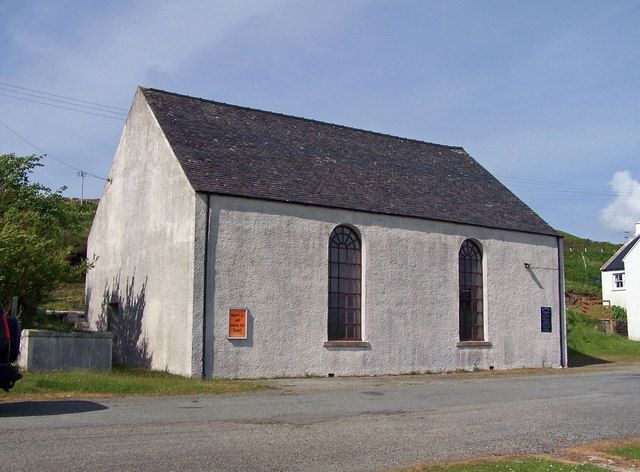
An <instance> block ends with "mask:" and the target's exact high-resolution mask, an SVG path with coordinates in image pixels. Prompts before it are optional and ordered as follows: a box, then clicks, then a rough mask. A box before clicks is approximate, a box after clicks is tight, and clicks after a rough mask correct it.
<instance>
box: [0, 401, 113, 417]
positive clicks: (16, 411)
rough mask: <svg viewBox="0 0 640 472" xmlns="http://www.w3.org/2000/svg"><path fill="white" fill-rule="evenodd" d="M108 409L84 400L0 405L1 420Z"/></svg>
mask: <svg viewBox="0 0 640 472" xmlns="http://www.w3.org/2000/svg"><path fill="white" fill-rule="evenodd" d="M107 409H108V407H106V406H104V405H101V404H100V403H95V402H89V401H83V400H58V401H42V402H15V403H0V418H10V417H26V416H51V415H69V414H73V413H87V412H90V411H100V410H107Z"/></svg>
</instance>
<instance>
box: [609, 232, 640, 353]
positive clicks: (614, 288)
mask: <svg viewBox="0 0 640 472" xmlns="http://www.w3.org/2000/svg"><path fill="white" fill-rule="evenodd" d="M639 242H640V221H638V222H637V223H636V231H635V234H634V235H633V236H630V237H629V239H628V240H627V242H626V243H624V244H623V245H622V247H621V248H620V249H618V251H616V253H615V254H614V255H613V256H611V258H610V259H609V260H608V261H607V262H606V263H605V264H604V265H603V266H602V267H601V269H600V273H601V278H602V300H604V301H609V302H610V304H611V306H614V305H618V306H621V307H623V308H626V309H627V330H628V334H629V339H633V340H634V341H640V244H638V243H639Z"/></svg>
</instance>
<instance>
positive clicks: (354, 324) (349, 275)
mask: <svg viewBox="0 0 640 472" xmlns="http://www.w3.org/2000/svg"><path fill="white" fill-rule="evenodd" d="M328 338H329V340H330V341H340V340H345V341H347V340H348V341H361V340H362V249H361V244H360V238H359V237H358V234H357V233H356V232H355V230H354V229H353V228H350V227H349V226H345V225H340V226H336V227H335V228H334V230H333V231H332V232H331V235H330V236H329V313H328Z"/></svg>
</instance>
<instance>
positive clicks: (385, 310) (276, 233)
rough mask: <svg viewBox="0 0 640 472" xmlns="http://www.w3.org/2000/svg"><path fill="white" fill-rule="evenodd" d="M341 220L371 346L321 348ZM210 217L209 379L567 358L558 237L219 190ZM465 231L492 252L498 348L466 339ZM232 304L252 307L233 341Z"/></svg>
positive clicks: (488, 266)
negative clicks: (356, 254)
mask: <svg viewBox="0 0 640 472" xmlns="http://www.w3.org/2000/svg"><path fill="white" fill-rule="evenodd" d="M339 224H349V225H353V226H355V227H356V228H357V230H358V231H359V232H360V234H361V236H362V245H363V264H364V267H363V281H364V288H363V290H364V297H363V340H364V341H367V342H368V343H370V346H366V347H349V348H345V347H325V346H324V345H323V344H324V342H325V341H327V278H328V255H327V247H328V238H329V234H330V233H331V231H332V230H333V228H334V227H335V226H336V225H339ZM210 225H211V226H210V233H209V255H208V261H209V264H208V270H207V280H208V285H207V300H206V311H207V326H208V328H207V331H208V336H207V339H206V344H207V351H208V354H207V366H208V367H207V375H208V376H215V377H261V376H269V377H271V376H298V375H304V374H316V375H327V374H329V373H333V374H335V375H372V374H386V373H402V372H411V371H445V370H453V369H458V368H466V369H473V368H474V367H478V368H489V366H494V367H495V368H496V369H504V368H516V367H559V366H560V363H561V348H560V345H561V340H560V324H559V314H560V303H561V300H560V298H559V296H558V295H559V293H560V289H559V280H558V277H559V270H558V240H557V238H555V237H552V236H543V235H533V234H526V233H520V232H514V231H503V230H497V229H489V228H480V227H474V226H466V225H460V224H453V223H445V222H437V221H427V220H421V219H414V218H404V217H395V216H385V215H376V214H369V213H363V212H356V211H348V210H339V209H329V208H319V207H311V206H303V205H295V204H286V203H275V202H267V201H261V200H252V199H242V198H234V197H228V196H218V195H214V196H212V197H211V211H210ZM466 238H473V239H475V240H477V241H478V242H480V244H481V246H482V249H483V252H484V258H485V260H484V267H485V271H486V272H485V274H486V288H485V292H486V303H485V306H486V308H485V309H486V316H485V324H486V330H485V332H486V339H487V341H490V342H491V346H490V347H458V346H457V342H458V250H459V248H460V245H461V244H462V242H463V241H464V240H465V239H466ZM525 263H528V264H530V265H531V268H530V269H527V268H525ZM543 306H550V307H552V310H553V332H552V333H541V330H540V308H541V307H543ZM229 307H247V308H248V309H249V338H248V339H247V340H246V341H233V340H228V339H227V316H228V309H229ZM211 347H213V349H210V348H211Z"/></svg>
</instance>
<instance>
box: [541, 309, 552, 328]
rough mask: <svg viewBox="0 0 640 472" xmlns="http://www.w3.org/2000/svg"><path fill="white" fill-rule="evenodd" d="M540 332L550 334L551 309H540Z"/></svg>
mask: <svg viewBox="0 0 640 472" xmlns="http://www.w3.org/2000/svg"><path fill="white" fill-rule="evenodd" d="M540 331H542V332H543V333H550V332H551V307H550V306H543V307H541V308H540Z"/></svg>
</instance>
